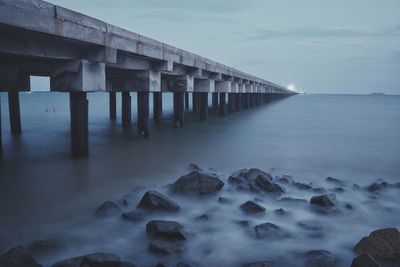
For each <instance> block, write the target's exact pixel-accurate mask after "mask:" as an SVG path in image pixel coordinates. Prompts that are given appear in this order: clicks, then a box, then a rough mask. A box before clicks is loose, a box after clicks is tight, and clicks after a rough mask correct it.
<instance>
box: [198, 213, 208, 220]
mask: <svg viewBox="0 0 400 267" xmlns="http://www.w3.org/2000/svg"><path fill="white" fill-rule="evenodd" d="M208 219H209V216H208V215H207V214H203V215H200V216H197V217H196V218H195V220H196V221H208Z"/></svg>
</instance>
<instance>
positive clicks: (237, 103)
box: [234, 93, 240, 111]
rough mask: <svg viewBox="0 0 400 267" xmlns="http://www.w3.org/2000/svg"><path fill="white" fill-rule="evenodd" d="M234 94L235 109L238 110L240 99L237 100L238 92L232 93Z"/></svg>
mask: <svg viewBox="0 0 400 267" xmlns="http://www.w3.org/2000/svg"><path fill="white" fill-rule="evenodd" d="M234 96H235V111H240V101H239V94H238V93H236V94H234Z"/></svg>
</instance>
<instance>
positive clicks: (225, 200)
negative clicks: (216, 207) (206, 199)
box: [218, 197, 233, 204]
mask: <svg viewBox="0 0 400 267" xmlns="http://www.w3.org/2000/svg"><path fill="white" fill-rule="evenodd" d="M218 202H219V203H221V204H231V203H233V200H232V199H230V198H227V197H219V198H218Z"/></svg>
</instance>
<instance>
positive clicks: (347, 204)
mask: <svg viewBox="0 0 400 267" xmlns="http://www.w3.org/2000/svg"><path fill="white" fill-rule="evenodd" d="M344 207H345V208H346V209H348V210H352V209H354V208H353V205H351V204H350V203H346V204H345V205H344Z"/></svg>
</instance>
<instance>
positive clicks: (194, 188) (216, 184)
mask: <svg viewBox="0 0 400 267" xmlns="http://www.w3.org/2000/svg"><path fill="white" fill-rule="evenodd" d="M223 186H224V182H223V181H221V180H220V179H219V177H218V176H217V175H216V174H213V173H205V172H199V171H193V172H191V173H189V174H187V175H184V176H182V177H180V178H179V179H178V180H177V181H176V182H175V183H174V184H173V186H172V190H173V191H174V192H175V193H180V194H185V195H208V194H212V193H215V192H218V191H220V190H221V189H222V187H223Z"/></svg>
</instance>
